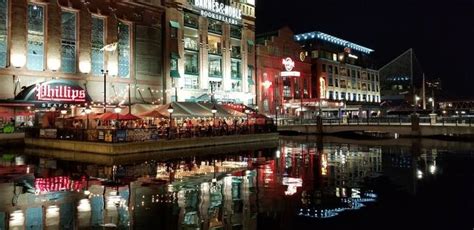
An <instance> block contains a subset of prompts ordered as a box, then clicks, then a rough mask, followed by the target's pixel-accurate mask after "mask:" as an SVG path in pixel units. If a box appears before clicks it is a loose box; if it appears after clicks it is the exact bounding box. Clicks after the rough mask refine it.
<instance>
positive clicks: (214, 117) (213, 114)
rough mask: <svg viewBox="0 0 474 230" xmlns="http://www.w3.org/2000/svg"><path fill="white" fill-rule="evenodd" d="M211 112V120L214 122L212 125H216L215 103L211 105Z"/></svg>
mask: <svg viewBox="0 0 474 230" xmlns="http://www.w3.org/2000/svg"><path fill="white" fill-rule="evenodd" d="M211 113H212V121H213V122H214V126H216V113H217V107H216V104H214V105H213V106H212V109H211Z"/></svg>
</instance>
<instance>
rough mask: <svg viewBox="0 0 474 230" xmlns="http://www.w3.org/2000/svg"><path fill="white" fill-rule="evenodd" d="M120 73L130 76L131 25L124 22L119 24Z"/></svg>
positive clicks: (120, 75)
mask: <svg viewBox="0 0 474 230" xmlns="http://www.w3.org/2000/svg"><path fill="white" fill-rule="evenodd" d="M118 75H119V77H122V78H129V77H130V26H129V25H127V24H125V23H122V22H119V24H118Z"/></svg>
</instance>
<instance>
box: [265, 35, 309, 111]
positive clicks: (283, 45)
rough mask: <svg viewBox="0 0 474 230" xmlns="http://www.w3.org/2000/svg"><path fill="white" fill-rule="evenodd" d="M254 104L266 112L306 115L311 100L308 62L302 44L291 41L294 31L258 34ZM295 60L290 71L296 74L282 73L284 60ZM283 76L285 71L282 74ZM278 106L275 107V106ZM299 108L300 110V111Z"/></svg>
mask: <svg viewBox="0 0 474 230" xmlns="http://www.w3.org/2000/svg"><path fill="white" fill-rule="evenodd" d="M256 52H257V91H258V94H257V105H258V108H259V111H260V112H263V113H265V114H268V115H274V114H275V115H276V112H278V114H281V115H282V116H285V115H289V116H291V115H297V116H298V115H305V116H310V113H306V114H305V113H304V111H307V110H308V106H309V104H310V103H311V101H312V99H313V95H312V92H311V62H310V59H309V58H307V57H306V55H305V52H304V50H303V49H302V48H301V46H300V45H299V44H298V43H297V42H295V41H294V40H293V32H292V31H291V30H290V29H289V28H288V27H284V28H281V29H280V30H278V31H274V32H268V33H265V34H261V35H257V51H256ZM289 60H291V61H292V63H294V66H293V69H292V70H291V71H295V72H298V73H299V75H298V76H282V71H285V70H286V69H284V64H283V63H284V62H287V61H289ZM283 75H284V74H283ZM277 108H278V109H277ZM300 111H303V113H302V114H300Z"/></svg>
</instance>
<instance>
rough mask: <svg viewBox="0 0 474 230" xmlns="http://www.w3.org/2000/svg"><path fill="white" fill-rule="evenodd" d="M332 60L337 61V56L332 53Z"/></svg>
mask: <svg viewBox="0 0 474 230" xmlns="http://www.w3.org/2000/svg"><path fill="white" fill-rule="evenodd" d="M332 60H333V61H337V54H334V53H333V54H332Z"/></svg>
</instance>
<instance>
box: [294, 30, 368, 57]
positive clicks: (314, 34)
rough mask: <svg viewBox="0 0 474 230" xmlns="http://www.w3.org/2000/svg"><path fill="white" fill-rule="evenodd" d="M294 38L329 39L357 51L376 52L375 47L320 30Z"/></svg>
mask: <svg viewBox="0 0 474 230" xmlns="http://www.w3.org/2000/svg"><path fill="white" fill-rule="evenodd" d="M294 39H295V40H296V41H302V40H303V41H304V40H308V39H320V40H324V41H327V42H331V43H334V44H336V45H340V46H344V47H348V48H351V49H353V50H357V51H360V52H363V53H367V54H370V53H371V52H374V50H373V49H369V48H367V47H364V46H361V45H357V44H355V43H352V42H350V41H346V40H344V39H340V38H338V37H334V36H332V35H329V34H325V33H323V32H319V31H314V32H309V33H304V34H297V35H294Z"/></svg>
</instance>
